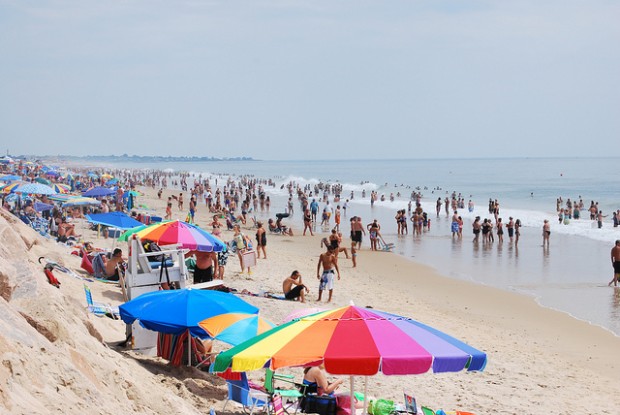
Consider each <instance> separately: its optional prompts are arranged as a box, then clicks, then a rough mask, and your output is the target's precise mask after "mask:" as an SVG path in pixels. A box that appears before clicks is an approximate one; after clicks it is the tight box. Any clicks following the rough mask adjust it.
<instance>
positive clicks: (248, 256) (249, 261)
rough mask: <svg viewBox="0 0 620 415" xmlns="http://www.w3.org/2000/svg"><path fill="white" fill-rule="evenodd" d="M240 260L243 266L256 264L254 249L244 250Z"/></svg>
mask: <svg viewBox="0 0 620 415" xmlns="http://www.w3.org/2000/svg"><path fill="white" fill-rule="evenodd" d="M241 262H242V263H243V268H250V267H254V266H256V251H245V252H244V253H242V254H241Z"/></svg>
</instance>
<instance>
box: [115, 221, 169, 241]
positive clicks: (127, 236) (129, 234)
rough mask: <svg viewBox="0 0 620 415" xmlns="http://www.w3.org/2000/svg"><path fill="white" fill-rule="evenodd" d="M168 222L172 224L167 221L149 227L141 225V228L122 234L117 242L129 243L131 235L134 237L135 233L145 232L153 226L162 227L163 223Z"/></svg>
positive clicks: (128, 230) (151, 224) (137, 227)
mask: <svg viewBox="0 0 620 415" xmlns="http://www.w3.org/2000/svg"><path fill="white" fill-rule="evenodd" d="M167 222H170V221H168V220H166V221H163V222H159V223H150V224H148V225H146V224H140V225H139V226H136V227H135V228H131V229H127V230H126V231H125V232H123V233H122V234H121V236H119V237H118V239H117V241H119V242H127V241H128V240H129V238H130V237H131V235H133V234H134V233H136V232H139V231H141V230H144V229H146V228H150V227H151V226H157V225H160V224H162V223H167Z"/></svg>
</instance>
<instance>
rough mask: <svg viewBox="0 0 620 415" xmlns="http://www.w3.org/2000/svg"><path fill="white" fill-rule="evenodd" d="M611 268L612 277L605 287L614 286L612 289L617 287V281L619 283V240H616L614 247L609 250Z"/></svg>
mask: <svg viewBox="0 0 620 415" xmlns="http://www.w3.org/2000/svg"><path fill="white" fill-rule="evenodd" d="M611 266H612V267H613V268H614V277H613V279H612V280H611V281H609V284H607V286H608V287H609V286H611V284H612V283H613V284H614V287H617V286H618V281H620V239H617V240H616V245H615V246H614V247H613V248H611Z"/></svg>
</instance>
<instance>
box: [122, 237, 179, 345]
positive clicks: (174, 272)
mask: <svg viewBox="0 0 620 415" xmlns="http://www.w3.org/2000/svg"><path fill="white" fill-rule="evenodd" d="M128 245H129V259H128V263H127V272H126V274H125V282H126V285H127V298H128V300H131V299H133V298H136V297H137V296H139V295H141V294H144V293H148V292H152V291H158V290H159V289H160V287H161V283H162V282H168V279H167V278H166V270H164V272H163V276H162V277H161V280H160V275H161V270H160V267H161V263H157V262H149V257H150V256H155V255H161V254H163V255H166V256H170V257H171V261H168V264H169V265H167V266H166V269H167V271H168V278H169V281H170V283H176V284H178V285H179V287H180V288H185V287H186V285H187V268H186V267H185V259H184V253H185V250H183V249H182V248H180V247H179V246H177V245H168V246H162V251H161V252H144V248H143V247H142V242H141V241H140V239H139V238H137V237H134V238H131V239H129V241H128ZM170 262H172V264H170ZM130 334H131V346H132V348H133V349H134V350H137V351H139V352H141V353H144V354H147V355H152V356H154V355H155V353H156V350H157V332H155V331H151V330H147V329H145V328H144V327H142V326H140V323H139V322H138V321H135V322H133V323H132V324H128V325H127V336H128V337H129V335H130Z"/></svg>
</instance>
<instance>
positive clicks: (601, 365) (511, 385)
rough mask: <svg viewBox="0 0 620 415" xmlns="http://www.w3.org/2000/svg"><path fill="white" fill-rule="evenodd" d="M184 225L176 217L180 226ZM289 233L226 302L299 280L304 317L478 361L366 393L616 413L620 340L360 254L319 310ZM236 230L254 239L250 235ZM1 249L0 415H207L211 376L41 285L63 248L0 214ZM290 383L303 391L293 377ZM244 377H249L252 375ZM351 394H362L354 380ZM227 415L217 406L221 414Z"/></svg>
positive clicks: (453, 405)
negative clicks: (407, 330) (305, 289)
mask: <svg viewBox="0 0 620 415" xmlns="http://www.w3.org/2000/svg"><path fill="white" fill-rule="evenodd" d="M142 190H145V189H142ZM145 191H146V195H145V197H143V198H141V199H140V203H141V204H145V205H147V206H150V207H151V208H154V209H155V211H154V212H152V214H156V213H159V214H160V215H161V214H162V213H163V210H164V201H165V196H167V195H168V194H172V193H173V192H172V191H166V192H164V198H162V200H157V198H156V195H155V192H154V191H152V190H150V189H147V190H145ZM174 193H178V192H176V191H175V192H174ZM186 213H187V212H178V211H175V215H176V216H177V217H178V218H179V219H182V218H184V217H185V215H186ZM196 218H197V222H198V224H199V225H206V223H207V221H208V220H209V219H210V217H209V215H208V214H207V213H206V211H205V208H204V206H200V207H199V210H198V212H197V217H196ZM291 223H292V224H293V227H294V228H296V230H297V231H298V233H297V234H296V236H294V237H288V236H279V235H268V245H267V255H268V259H267V260H263V259H260V260H259V261H258V265H257V266H256V268H255V269H254V272H253V274H252V277H251V279H248V278H247V276H243V275H240V274H239V271H240V268H239V264H238V261H237V260H236V257H234V256H232V255H231V257H230V260H229V263H228V267H227V269H226V276H225V283H226V284H227V285H228V286H230V287H232V288H236V289H238V290H241V289H244V288H245V289H248V290H249V291H252V292H259V291H261V290H264V291H273V292H277V293H279V292H280V290H281V284H282V280H283V279H284V278H285V277H286V276H287V275H288V274H290V272H291V271H292V270H294V269H298V270H300V271H301V273H302V275H303V276H304V282H305V283H306V284H307V285H308V286H309V287H310V289H311V294H310V301H309V302H308V304H307V305H306V306H307V307H317V306H322V307H336V306H342V305H347V304H349V303H350V302H351V301H353V302H354V303H355V304H356V305H359V306H372V307H374V308H377V309H381V310H385V311H389V312H393V313H397V314H403V315H406V316H409V317H412V318H415V319H417V320H419V321H421V322H424V323H426V324H429V325H431V326H433V327H436V328H438V329H440V330H442V331H445V332H446V333H448V334H451V335H453V336H455V337H457V338H460V339H462V340H464V341H465V342H467V343H469V344H470V345H472V346H474V347H476V348H478V349H480V350H483V351H485V352H486V353H487V354H488V360H489V363H488V366H487V368H486V370H485V371H484V372H480V373H466V372H461V373H449V374H433V373H428V374H424V375H419V376H408V377H390V376H383V375H377V376H374V377H371V378H369V379H368V387H369V393H370V394H371V395H373V396H376V397H384V398H393V399H395V400H398V401H401V400H402V391H403V389H404V390H406V391H408V392H411V393H413V394H414V395H415V396H416V397H417V399H418V401H419V402H420V403H422V404H425V405H428V406H430V407H432V408H444V409H445V410H454V409H462V410H469V411H471V412H473V413H476V414H478V415H480V414H566V415H568V414H581V413H583V414H585V413H593V412H596V413H597V414H617V413H618V412H619V410H618V408H620V382H618V381H619V380H620V365H619V364H618V357H617V356H618V351H620V338H618V337H616V336H614V335H613V334H611V333H609V332H607V331H605V330H603V329H600V328H598V327H594V326H592V325H590V324H587V323H584V322H581V321H577V320H575V319H573V318H571V317H570V316H567V315H565V314H563V313H560V312H555V311H552V310H548V309H544V308H542V307H540V306H538V305H537V304H536V303H535V302H534V300H533V299H531V298H527V297H523V296H519V295H516V294H513V293H510V292H505V291H501V290H498V289H494V288H489V287H484V286H480V285H475V284H471V283H467V282H463V281H456V280H452V279H449V278H445V277H442V276H440V275H438V274H437V273H436V272H435V271H434V270H433V269H430V268H427V267H425V266H421V265H419V264H416V263H414V262H411V261H409V260H407V259H404V258H401V257H398V256H397V255H395V254H391V253H387V252H370V251H369V250H368V248H367V247H365V248H364V249H363V250H362V251H360V252H359V254H358V267H357V268H352V266H351V262H350V261H349V260H346V259H345V258H344V257H341V259H340V267H341V271H342V280H340V281H337V283H336V288H335V290H334V301H333V304H331V305H329V306H328V305H327V304H325V303H323V304H319V303H317V302H315V301H314V300H315V299H316V295H317V288H318V282H317V280H316V266H317V258H318V255H319V254H320V253H321V251H322V250H321V248H320V239H321V237H322V236H314V237H311V236H305V237H304V236H301V235H299V226H298V223H297V222H296V221H292V222H291ZM78 229H82V230H81V231H82V232H83V233H84V236H85V238H86V240H91V241H93V242H94V243H95V245H96V246H100V247H110V246H112V244H113V241H112V240H104V239H96V235H95V234H94V233H93V232H91V231H88V230H86V229H85V224H83V223H81V224H79V225H78ZM245 232H246V233H248V234H249V235H251V236H252V237H253V235H254V231H253V230H251V229H249V226H248V229H246V230H245ZM231 235H232V234H231V233H230V232H227V231H224V238H223V239H225V240H228V239H230V237H231ZM0 238H1V239H0V240H1V241H2V243H1V246H0V287H1V294H2V298H3V299H2V300H0V308H1V309H2V310H1V313H0V316H1V317H0V324H1V325H2V330H0V350H2V366H1V367H0V385H1V386H0V406H1V409H2V411H0V412H2V413H7V414H53V413H62V414H73V413H75V414H77V413H83V412H85V411H86V412H88V413H98V414H120V413H124V414H128V413H140V414H143V413H144V414H150V413H156V414H163V413H179V414H180V413H183V414H193V413H206V412H208V411H209V409H210V408H211V407H213V408H214V409H215V410H216V412H218V413H219V412H221V408H222V405H223V400H224V398H225V396H226V389H225V384H224V382H223V381H221V380H220V379H219V378H215V377H212V376H210V375H208V374H205V373H203V372H200V371H198V370H195V369H191V368H190V369H188V368H185V367H181V368H175V367H170V366H169V365H167V364H166V362H165V361H163V360H161V359H158V358H153V357H145V356H143V355H140V354H137V353H134V352H132V351H128V350H125V349H123V348H120V347H117V346H115V344H116V343H118V342H120V341H121V340H123V338H124V325H123V324H122V323H121V322H119V321H113V320H111V319H107V318H97V317H95V316H93V315H91V314H89V313H87V312H86V310H85V298H84V291H83V281H81V280H78V279H75V278H72V277H70V276H68V275H65V274H62V273H60V272H56V273H55V274H56V276H57V277H58V278H59V279H60V280H61V282H62V286H61V288H60V289H57V288H54V287H52V286H51V285H49V284H47V282H46V279H45V277H44V275H43V271H42V267H41V266H40V265H39V264H38V263H37V258H38V257H39V256H42V255H45V256H47V257H50V258H53V259H55V260H57V261H58V262H60V263H63V264H65V265H67V266H69V267H71V268H72V269H74V270H79V264H80V259H79V258H77V257H75V256H71V255H70V251H71V248H67V247H65V246H64V245H59V244H56V243H55V242H53V241H51V240H46V239H44V238H42V237H40V236H38V235H37V234H36V233H35V232H34V231H32V230H31V229H29V228H27V227H26V226H25V225H23V224H22V223H21V222H20V221H19V220H17V219H16V218H14V217H13V216H12V215H10V214H8V213H6V212H4V211H2V213H1V214H0ZM119 245H120V246H121V247H124V244H119ZM125 252H126V249H125ZM88 284H89V286H90V287H91V289H92V291H93V296H94V298H95V300H96V301H103V302H110V303H112V304H119V303H120V301H121V296H120V290H119V288H118V287H116V286H114V285H110V284H103V283H100V282H93V283H88ZM243 298H244V299H245V300H246V301H248V302H251V303H253V304H255V305H257V306H258V307H260V309H261V313H262V314H263V315H264V316H265V317H267V318H269V319H271V320H272V321H274V322H276V323H280V322H281V321H282V318H283V317H284V316H286V315H287V314H288V313H290V312H292V311H293V310H297V309H299V308H302V305H301V304H299V303H295V302H288V301H280V300H274V299H266V298H260V297H251V296H244V297H243ZM221 347H223V346H221ZM291 373H294V374H297V375H298V376H299V378H300V379H301V375H300V373H301V372H300V370H299V369H293V370H291ZM252 376H253V377H255V378H256V379H258V378H260V376H261V374H260V373H253V374H252ZM357 384H358V385H359V386H360V388H361V382H360V381H358V383H357ZM238 411H240V409H239V408H236V407H234V406H232V405H229V406H228V407H227V411H226V412H238Z"/></svg>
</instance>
